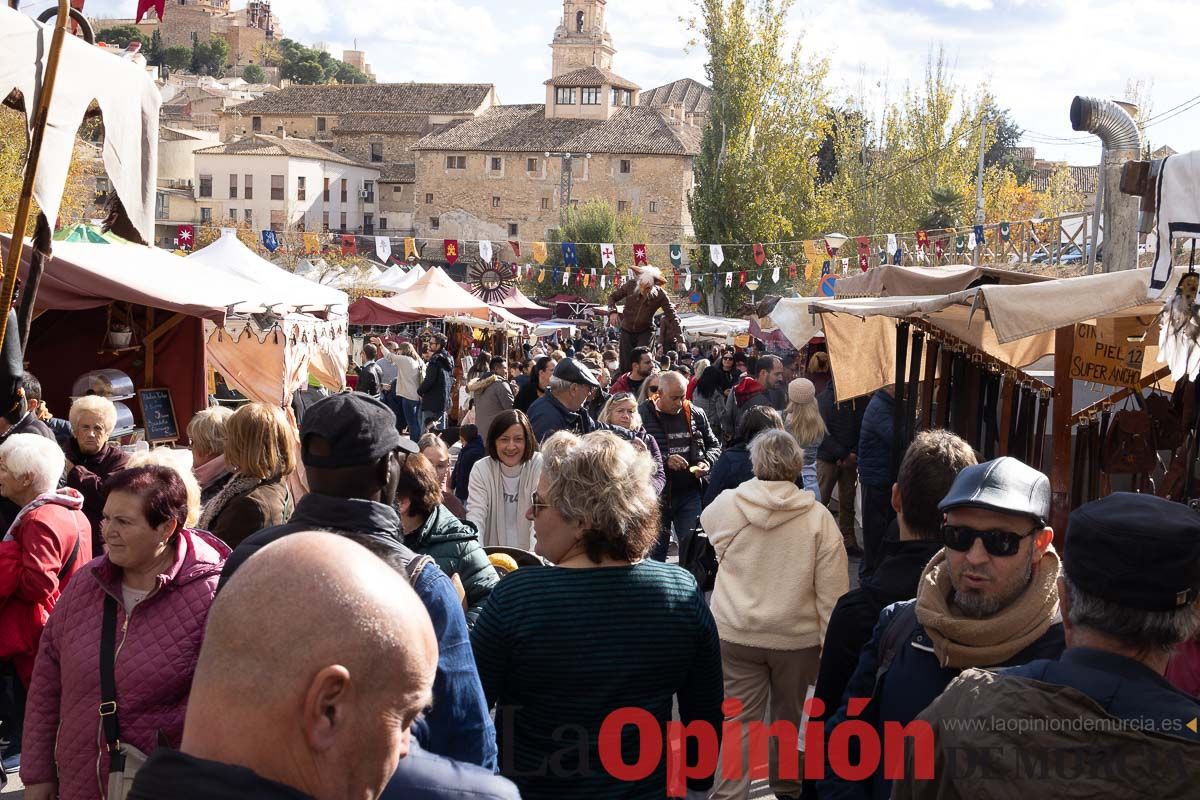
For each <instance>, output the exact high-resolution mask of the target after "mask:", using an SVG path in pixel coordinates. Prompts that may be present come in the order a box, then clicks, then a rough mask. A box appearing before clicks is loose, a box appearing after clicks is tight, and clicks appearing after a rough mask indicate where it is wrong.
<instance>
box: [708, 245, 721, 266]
mask: <svg viewBox="0 0 1200 800" xmlns="http://www.w3.org/2000/svg"><path fill="white" fill-rule="evenodd" d="M708 256H709V258H711V259H712V263H713V264H714V265H715V266H718V267H719V266H721V265H722V264H724V263H725V249H724V248H723V247H721V245H719V244H710V245H709V246H708Z"/></svg>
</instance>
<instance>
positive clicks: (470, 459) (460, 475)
mask: <svg viewBox="0 0 1200 800" xmlns="http://www.w3.org/2000/svg"><path fill="white" fill-rule="evenodd" d="M485 455H487V453H485V452H484V446H483V437H482V436H480V435H479V434H475V438H474V439H472V440H471V441H469V442H467V443H466V444H465V445H463V448H462V450H459V451H458V460H457V461H455V462H454V471H453V472H451V473H450V488H451V489H453V490H454V496H455V497H457V498H458V499H459V500H462V501H463V502H464V503H465V502H467V494H468V490H469V489H470V488H471V470H472V469H474V467H475V465H476V464H477V463H479V460H480V459H481V458H483V457H484V456H485Z"/></svg>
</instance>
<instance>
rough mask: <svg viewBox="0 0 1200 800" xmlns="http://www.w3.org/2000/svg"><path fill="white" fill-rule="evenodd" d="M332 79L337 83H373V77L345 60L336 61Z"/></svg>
mask: <svg viewBox="0 0 1200 800" xmlns="http://www.w3.org/2000/svg"><path fill="white" fill-rule="evenodd" d="M333 80H335V81H337V82H338V83H374V82H375V79H374V78H372V77H371V76H370V75H368V74H366V73H365V72H363V71H361V70H360V69H358V67H354V66H351V65H350V64H347V63H346V62H345V61H338V62H337V64H336V66H335V69H334V73H333Z"/></svg>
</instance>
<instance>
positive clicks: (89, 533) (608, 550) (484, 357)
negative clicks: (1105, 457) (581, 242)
mask: <svg viewBox="0 0 1200 800" xmlns="http://www.w3.org/2000/svg"><path fill="white" fill-rule="evenodd" d="M647 302H649V301H647ZM634 333H637V332H636V331H622V335H623V339H622V341H621V342H620V345H618V344H617V343H615V342H613V341H611V340H609V339H608V338H607V336H606V335H605V333H604V332H600V333H599V334H598V336H597V337H596V338H595V339H592V338H589V337H588V336H581V337H579V338H576V339H573V340H566V341H559V342H557V343H556V344H554V345H551V344H541V343H539V344H535V345H532V346H530V347H527V348H525V349H521V350H517V352H516V353H515V354H514V356H510V357H506V356H504V355H492V354H488V353H484V352H478V353H471V354H469V357H470V358H471V363H470V364H464V363H456V362H459V359H456V358H455V357H454V356H453V355H452V354H451V353H450V352H448V349H447V347H448V342H447V341H446V339H445V338H444V337H440V336H438V337H434V339H433V340H432V341H431V342H430V343H429V346H428V348H427V349H426V351H425V352H424V353H422V352H420V351H419V350H418V349H417V348H416V347H414V345H413V344H412V343H407V342H399V341H384V340H383V339H381V338H372V339H370V340H368V341H367V342H366V343H365V344H364V346H363V348H362V356H363V358H362V366H361V368H360V370H359V372H358V382H357V386H356V390H355V391H350V392H344V393H339V394H333V395H326V394H325V393H324V392H323V391H322V390H319V389H318V388H317V387H310V388H309V389H305V390H303V391H301V392H297V393H296V399H295V400H294V401H293V404H292V410H293V411H294V415H295V417H296V419H297V421H298V424H299V432H298V441H297V435H296V431H295V429H294V428H292V426H291V423H290V421H289V419H288V415H287V413H286V412H285V411H284V410H283V409H280V408H275V407H272V406H270V405H268V404H263V403H247V404H245V405H243V406H242V407H240V408H238V409H237V410H236V411H231V410H229V409H224V408H212V409H208V410H205V411H203V412H201V413H199V414H197V415H196V416H195V417H193V418H192V420H191V423H190V424H189V426H188V438H189V440H190V443H191V454H190V455H191V458H190V459H188V458H180V457H179V456H180V455H181V454H180V453H179V452H177V451H171V450H164V449H158V450H154V451H151V452H150V453H138V454H134V455H132V456H130V455H128V454H126V453H125V451H124V450H122V448H121V447H119V446H118V445H117V444H115V443H113V442H111V441H110V440H109V435H110V434H111V433H112V431H113V428H114V427H115V421H116V416H115V409H114V408H113V404H112V403H111V402H110V401H108V400H107V399H105V398H103V397H96V396H89V397H83V398H79V399H78V400H76V401H75V402H74V403H73V404H72V406H71V408H70V410H69V415H68V419H67V420H61V421H56V422H59V423H62V424H56V425H54V426H53V427H51V426H50V425H47V424H45V422H44V421H43V420H42V419H41V417H42V416H46V417H47V418H48V419H51V420H52V419H53V418H52V417H49V415H48V414H45V413H41V412H44V411H45V409H44V404H39V402H38V401H40V386H39V385H38V384H37V382H36V379H35V378H34V377H33V376H32V375H29V374H27V375H26V376H25V378H24V385H25V396H26V398H27V399H28V400H29V402H28V403H27V404H22V405H20V406H18V407H15V408H14V409H13V410H12V411H11V412H10V413H9V414H8V415H7V416H5V417H3V418H2V419H0V495H2V496H3V498H4V502H3V503H0V515H4V518H5V520H6V524H7V525H8V528H7V535H6V536H5V537H4V541H3V542H0V599H2V600H3V601H4V602H3V604H0V665H2V668H3V672H0V688H2V690H3V691H2V692H0V700H2V702H0V735H2V736H3V737H4V739H5V740H6V741H7V743H6V745H5V750H4V757H5V758H4V767H5V771H6V772H12V771H16V770H17V769H19V770H20V773H21V778H22V780H23V781H24V783H25V786H26V789H25V796H26V797H27V798H30V800H50V799H51V798H64V800H93V798H104V799H105V800H124V798H125V797H131V798H140V799H143V800H151V799H152V798H154V799H161V798H167V797H172V798H192V797H196V798H199V797H204V798H226V797H228V798H243V797H245V798H249V797H254V798H301V797H311V798H316V799H317V800H335V798H336V799H340V798H351V797H353V798H359V797H361V798H374V797H382V798H464V797H473V798H485V799H486V798H516V797H525V798H532V799H534V800H536V799H537V798H548V799H549V798H554V800H561V798H570V797H578V798H588V800H591V799H592V798H618V797H620V798H659V797H665V796H667V791H668V780H669V777H670V776H669V767H668V762H669V760H670V758H669V757H668V755H667V754H666V750H665V749H664V748H663V744H664V739H663V736H664V731H666V730H667V726H668V723H671V722H672V721H673V720H678V722H680V723H682V725H683V726H685V728H684V730H686V731H689V732H695V733H694V735H689V736H688V737H685V741H684V743H683V746H682V750H681V751H680V753H679V754H678V755H679V757H681V758H682V761H683V764H685V765H688V767H689V769H688V771H687V775H686V781H685V784H681V785H679V786H674V787H673V791H674V790H675V789H677V790H678V792H677V794H681V795H686V796H687V797H689V798H693V800H695V799H696V798H706V797H712V798H720V799H721V800H732V799H734V798H747V797H749V793H750V784H751V781H752V780H754V779H757V778H760V777H761V778H767V779H768V780H769V782H770V787H771V790H772V791H773V792H774V794H775V796H776V797H778V798H782V799H785V800H786V799H787V798H799V797H802V796H803V797H809V798H813V797H816V798H887V797H892V796H896V797H903V798H907V797H941V798H953V797H964V798H966V797H979V796H989V797H1017V796H1033V797H1049V796H1054V797H1076V796H1077V797H1125V796H1135V795H1139V796H1140V794H1145V792H1146V791H1147V787H1150V791H1151V793H1152V794H1154V795H1155V796H1160V795H1161V796H1164V797H1165V796H1181V797H1182V796H1188V794H1189V792H1192V793H1194V789H1193V788H1191V787H1194V785H1195V780H1196V776H1197V775H1200V734H1197V732H1196V730H1195V727H1196V724H1197V723H1196V719H1197V718H1198V717H1200V702H1198V701H1197V699H1196V697H1195V696H1194V693H1195V692H1196V690H1197V687H1198V686H1200V648H1197V647H1196V646H1195V644H1194V642H1193V639H1194V638H1195V637H1196V636H1197V633H1198V632H1200V600H1198V597H1200V515H1198V512H1196V511H1193V510H1192V509H1191V508H1189V507H1188V506H1186V505H1184V504H1179V503H1170V502H1167V501H1165V500H1159V499H1157V498H1154V497H1150V496H1145V495H1132V494H1122V493H1116V494H1113V495H1110V496H1109V497H1106V498H1104V499H1102V500H1099V501H1095V502H1094V503H1090V504H1087V505H1085V506H1083V507H1081V508H1080V509H1078V510H1077V511H1075V512H1074V513H1073V514H1072V516H1071V519H1070V525H1069V528H1068V531H1067V532H1066V533H1067V536H1066V538H1065V542H1066V544H1065V547H1064V548H1063V549H1062V551H1061V553H1060V551H1059V550H1057V549H1056V548H1055V545H1054V541H1055V531H1053V530H1052V529H1051V528H1050V527H1049V522H1048V520H1049V517H1050V503H1051V497H1050V489H1049V483H1048V480H1047V479H1046V477H1045V476H1044V475H1043V474H1042V473H1040V472H1039V471H1037V470H1035V469H1033V468H1032V467H1030V466H1028V465H1026V464H1024V463H1022V462H1020V461H1018V460H1016V459H1013V458H1007V457H1002V458H998V459H995V460H993V461H989V462H985V463H978V462H977V456H976V454H975V452H974V451H973V450H972V449H971V447H970V446H969V445H967V443H966V442H964V441H963V440H962V439H960V438H958V437H957V436H955V435H954V434H952V433H949V432H947V431H942V430H928V431H923V432H920V433H919V434H917V435H916V437H915V438H914V440H913V441H912V442H911V444H908V446H907V448H906V449H905V451H904V452H903V453H902V454H899V455H900V456H902V457H896V458H893V453H892V448H893V447H894V443H893V442H894V437H893V435H892V428H891V419H892V409H893V403H892V398H891V394H890V391H889V389H888V388H886V387H885V388H884V389H881V390H879V391H877V392H875V393H874V395H873V396H871V397H869V398H855V399H851V400H847V401H839V399H838V397H837V388H836V385H835V381H834V380H833V376H832V374H831V373H830V364H829V359H828V357H827V355H826V354H825V353H823V352H816V353H813V354H811V355H806V356H804V357H802V356H800V355H799V354H797V353H788V354H771V353H766V352H763V351H762V350H761V349H755V350H752V351H749V352H747V351H743V350H739V349H736V348H732V347H725V346H716V347H707V348H705V347H700V346H695V347H692V348H690V349H689V350H686V351H685V350H680V351H668V352H665V353H664V352H659V351H657V350H652V349H651V347H650V346H647V345H646V344H645V343H644V341H643V340H642V338H640V337H639V336H634V335H633V334H634ZM625 334H629V335H625ZM622 354H624V355H626V356H627V359H626V360H627V362H628V368H627V369H626V370H624V371H621V367H620V362H621V356H622ZM461 355H467V354H465V353H464V354H461ZM460 389H461V390H462V392H463V395H462V398H463V399H465V400H468V401H470V402H469V403H468V402H452V401H453V400H455V392H456V391H459V390H460ZM468 407H469V410H470V411H471V412H472V413H473V416H467V412H468ZM60 439H61V443H60ZM894 465H898V466H894ZM298 487H304V488H303V491H300V490H299V489H298ZM1060 539H1061V537H1060ZM705 540H707V543H708V545H710V546H711V555H712V561H713V563H714V565H715V581H714V582H713V584H712V585H711V587H709V586H704V585H701V584H699V583H697V580H696V578H695V577H694V575H695V571H694V570H692V568H691V567H692V565H691V564H682V565H681V564H677V563H675V562H676V561H677V560H679V558H680V557H681V556H682V555H683V554H691V553H694V552H696V551H697V549H698V548H697V547H696V544H697V542H704V541H705ZM689 557H690V556H689ZM514 558H515V559H519V560H520V562H521V563H520V564H517V563H515V562H514ZM685 567H686V568H685ZM1177 650H1178V652H1176V651H1177ZM631 710H632V711H633V712H636V713H640V714H641V715H642V716H640V717H637V716H633V717H628V718H627V719H628V720H629V721H628V722H627V723H626V724H623V725H622V726H619V727H618V728H616V729H615V730H614V729H613V728H612V726H611V724H610V723H611V720H612V719H613V718H614V715H618V717H619V715H620V714H622V713H627V712H630V711H631ZM984 717H986V720H985V724H984V725H983V727H979V728H978V729H977V732H975V733H972V732H971V731H975V730H976V729H973V728H968V727H966V723H967V722H970V721H975V722H977V723H978V721H979V720H980V719H983V718H984ZM1014 717H1020V721H1021V722H1022V723H1023V724H1025V723H1028V725H1029V726H1030V727H1029V728H1028V730H1034V731H1036V733H1033V734H1027V736H1026V738H1022V737H1021V736H1019V735H1018V734H1017V733H1015V732H1014V731H1016V730H1017V727H1016V726H1013V727H1012V729H1011V730H1010V728H1009V727H1008V726H1006V725H1003V724H1000V723H1001V722H1003V721H1004V720H1005V719H1011V718H1014ZM1067 718H1071V719H1072V720H1075V719H1084V720H1088V721H1090V723H1091V725H1090V727H1088V728H1087V731H1088V733H1087V734H1086V737H1084V738H1081V734H1080V733H1079V730H1081V729H1077V728H1072V727H1070V726H1069V725H1067V724H1065V723H1064V724H1062V725H1059V726H1054V725H1051V724H1049V723H1050V722H1053V721H1055V720H1057V721H1059V722H1062V721H1063V720H1065V719H1067ZM637 720H641V722H638V721H637ZM1039 720H1040V721H1041V723H1042V724H1040V725H1037V726H1036V727H1035V723H1038V722H1039ZM1189 722H1190V725H1189ZM759 723H763V724H772V725H774V724H777V723H785V724H787V725H791V726H792V729H793V731H801V730H805V729H807V730H808V731H809V733H808V737H812V736H813V735H814V734H813V733H812V730H813V728H814V724H815V725H816V726H817V727H823V729H824V732H825V736H824V738H823V742H824V746H823V747H822V748H820V749H814V748H813V746H812V745H811V744H809V745H808V746H807V747H806V750H807V752H805V753H803V754H801V755H802V758H803V759H804V761H805V762H806V763H808V762H812V761H814V760H816V761H818V762H820V763H819V766H820V769H819V770H818V771H817V772H815V773H814V772H811V771H809V772H806V770H804V769H803V768H801V769H800V770H799V771H797V770H796V769H795V765H796V757H797V752H796V748H797V742H796V740H795V739H794V738H793V739H792V740H789V739H788V737H787V736H785V735H780V734H779V732H778V731H777V730H776V728H775V727H772V728H771V731H772V733H773V735H771V736H768V737H766V738H767V740H769V741H768V743H769V745H770V747H769V748H767V750H766V751H764V750H763V748H762V744H763V743H762V742H761V741H758V740H760V739H762V737H760V736H758V735H757V734H756V733H755V732H754V731H755V725H756V724H759ZM848 723H852V727H853V729H854V730H855V731H856V734H855V735H854V736H852V737H851V736H845V735H839V734H838V732H837V731H838V730H839V726H842V725H845V724H848ZM925 724H927V725H929V726H930V728H931V731H932V735H931V737H930V738H929V739H928V741H925V742H922V741H921V740H920V737H913V739H912V740H911V741H907V742H905V743H903V744H904V745H905V747H903V748H902V749H901V750H896V749H895V748H894V743H890V742H889V740H888V737H889V736H893V735H894V731H895V730H897V729H900V728H903V729H906V730H908V729H911V726H913V725H925ZM1071 724H1074V723H1071ZM843 730H844V729H843ZM1021 730H1026V729H1024V728H1022V729H1021ZM699 731H710V732H711V735H701V734H700V733H699ZM865 731H873V732H874V735H875V746H874V747H872V746H871V745H870V744H869V741H870V737H868V736H865V734H864V732H865ZM880 742H882V743H883V745H884V749H885V750H886V751H887V753H888V754H889V756H888V759H884V758H882V757H881V756H880V753H881V750H880V746H879V743H880ZM1030 742H1035V743H1036V747H1037V748H1042V750H1038V751H1037V752H1038V753H1042V752H1044V751H1055V748H1057V749H1058V750H1062V751H1070V750H1071V749H1072V748H1076V749H1078V748H1080V747H1086V748H1088V749H1090V750H1094V751H1097V752H1100V753H1106V752H1110V751H1113V750H1119V751H1120V753H1121V758H1122V764H1123V765H1125V766H1124V767H1123V768H1124V769H1125V771H1122V770H1119V769H1109V770H1108V771H1107V772H1105V773H1104V774H1103V775H1101V776H1100V777H1096V776H1095V775H1092V776H1090V777H1089V779H1088V780H1080V781H1078V782H1074V781H1072V780H1070V779H1069V778H1065V777H1063V775H1062V774H1060V772H1059V771H1055V769H1054V768H1053V767H1052V766H1051V767H1050V768H1048V771H1044V774H1041V775H1034V776H1031V775H1027V774H1024V773H1022V772H1021V769H1022V768H1021V765H1022V764H1023V763H1026V762H1025V761H1023V760H1022V758H1025V759H1026V760H1027V759H1028V758H1029V757H1030V755H1029V753H1030V751H1029V750H1028V747H1029V746H1030ZM648 744H654V746H655V747H657V748H658V750H654V747H651V748H650V749H651V752H658V753H659V756H656V757H655V758H654V759H652V762H651V763H649V764H648V765H647V767H646V768H645V769H639V770H633V769H632V768H631V767H630V765H637V764H641V763H642V762H643V760H644V759H645V753H646V752H647V747H648ZM669 744H670V743H669V742H668V745H669ZM922 746H924V747H926V750H927V752H926V751H923V750H922V749H921V748H922ZM973 748H977V749H978V752H976V749H973ZM1021 748H1026V749H1024V750H1022V749H1021ZM1006 749H1007V750H1006ZM1009 750H1011V751H1012V752H1013V753H1018V752H1019V753H1020V754H1021V757H1012V758H1008V759H1005V758H1002V757H998V756H996V754H997V753H1000V754H1003V753H1005V752H1008V751H1009ZM897 752H902V753H903V759H902V762H903V763H902V764H901V763H899V761H898V760H897V758H896V756H895V754H896V753H897ZM764 753H765V757H763V758H762V759H760V758H759V757H760V756H763V754H764ZM964 753H965V754H966V755H965V756H964ZM979 753H982V755H980V754H979ZM614 754H615V755H614ZM989 754H990V755H989ZM968 757H969V758H985V757H986V758H989V759H990V760H989V761H988V769H986V770H980V769H964V768H961V764H960V763H959V761H961V759H963V758H968ZM1039 757H1040V756H1039ZM759 760H762V761H763V763H762V764H761V765H760V764H759V763H758V762H759ZM926 762H928V763H929V764H933V765H934V768H933V774H932V775H931V774H927V773H923V772H922V764H925V763H926ZM846 763H850V764H854V765H856V768H855V769H854V770H847V769H844V768H843V766H844V764H846ZM1056 763H1057V762H1056ZM1089 763H1091V762H1089ZM1164 763H1166V764H1176V763H1177V764H1180V765H1182V766H1181V767H1180V769H1179V772H1178V775H1176V773H1175V772H1174V771H1173V770H1171V769H1165V768H1159V769H1157V770H1155V769H1153V767H1154V765H1161V764H1164ZM614 764H615V765H616V768H615V769H614ZM789 764H790V765H791V766H790V767H789ZM809 765H810V766H811V763H809ZM902 766H903V767H904V768H903V769H901V767H902ZM759 767H761V769H759ZM813 774H820V776H821V777H819V778H817V779H813V778H811V777H808V778H806V775H809V776H811V775H813Z"/></svg>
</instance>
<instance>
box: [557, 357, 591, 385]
mask: <svg viewBox="0 0 1200 800" xmlns="http://www.w3.org/2000/svg"><path fill="white" fill-rule="evenodd" d="M554 377H556V378H561V379H562V380H564V381H569V382H570V383H582V384H584V385H585V386H591V387H599V386H600V381H598V380H596V376H595V375H593V374H592V371H591V370H590V369H588V368H587V367H585V366H584V365H583V363H582V362H579V361H576V360H575V359H573V358H564V359H563V360H562V361H560V362H558V366H556V367H555V368H554Z"/></svg>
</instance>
